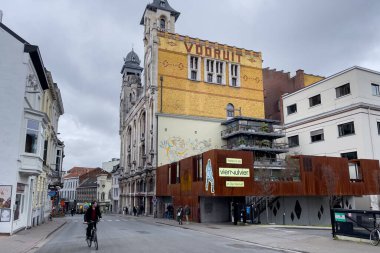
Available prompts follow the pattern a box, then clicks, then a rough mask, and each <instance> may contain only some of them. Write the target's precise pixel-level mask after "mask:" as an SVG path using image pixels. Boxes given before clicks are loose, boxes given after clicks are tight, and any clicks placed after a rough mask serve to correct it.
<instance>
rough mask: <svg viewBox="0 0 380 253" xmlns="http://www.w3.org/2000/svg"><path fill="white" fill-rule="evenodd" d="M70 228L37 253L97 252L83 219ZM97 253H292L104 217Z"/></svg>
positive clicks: (73, 221)
mask: <svg viewBox="0 0 380 253" xmlns="http://www.w3.org/2000/svg"><path fill="white" fill-rule="evenodd" d="M67 221H68V222H67V224H66V225H65V226H63V228H62V229H60V230H58V231H57V232H55V233H54V234H53V235H52V236H50V237H49V238H48V239H47V240H46V241H44V242H43V243H41V245H40V246H39V248H36V251H35V252H38V253H51V252H55V253H60V252H62V253H74V252H75V253H79V252H86V253H88V252H96V251H95V248H94V247H93V246H92V247H91V248H89V247H88V246H87V244H86V241H85V228H86V225H84V224H83V223H82V221H83V216H82V215H76V216H74V217H68V218H67ZM98 241H99V250H98V251H97V252H110V253H112V252H115V253H120V252H133V253H137V252H155V253H170V252H175V253H178V252H181V253H182V252H183V253H188V252H189V253H190V252H197V253H202V252H210V253H214V252H215V253H221V252H233V253H238V252H262V253H275V252H291V251H281V250H275V249H271V248H268V247H262V246H259V245H256V244H253V243H249V242H244V241H240V240H235V239H231V238H228V237H223V236H220V235H213V234H210V233H203V232H199V231H195V230H191V229H185V228H184V227H175V226H168V225H164V224H153V223H147V222H141V221H139V220H136V219H134V218H133V217H128V218H120V217H117V216H104V218H103V221H101V222H100V223H99V224H98Z"/></svg>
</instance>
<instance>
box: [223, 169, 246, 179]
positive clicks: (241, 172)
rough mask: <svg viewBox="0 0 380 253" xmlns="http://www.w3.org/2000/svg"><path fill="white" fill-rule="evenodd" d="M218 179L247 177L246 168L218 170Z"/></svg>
mask: <svg viewBox="0 0 380 253" xmlns="http://www.w3.org/2000/svg"><path fill="white" fill-rule="evenodd" d="M219 176H220V177H249V169H247V168H219Z"/></svg>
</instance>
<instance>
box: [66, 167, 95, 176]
mask: <svg viewBox="0 0 380 253" xmlns="http://www.w3.org/2000/svg"><path fill="white" fill-rule="evenodd" d="M95 169H97V168H86V167H73V168H71V169H70V170H69V171H67V173H68V174H67V175H65V176H64V177H63V178H64V179H66V178H71V177H80V176H82V175H84V174H86V173H89V172H90V171H92V170H95Z"/></svg>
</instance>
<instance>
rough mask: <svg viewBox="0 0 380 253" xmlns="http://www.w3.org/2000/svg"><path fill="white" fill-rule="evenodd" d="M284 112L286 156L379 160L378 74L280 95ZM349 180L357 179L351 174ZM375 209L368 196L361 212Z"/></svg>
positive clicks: (347, 76) (333, 79)
mask: <svg viewBox="0 0 380 253" xmlns="http://www.w3.org/2000/svg"><path fill="white" fill-rule="evenodd" d="M283 111H284V125H285V129H286V134H287V139H288V144H289V147H290V152H295V153H300V154H307V155H319V156H337V157H339V156H341V157H347V158H348V159H356V158H363V159H378V160H380V72H377V71H373V70H369V69H365V68H361V67H356V66H355V67H352V68H349V69H346V70H344V71H341V72H339V73H337V74H335V75H332V76H330V77H328V78H326V79H324V80H321V81H319V82H317V83H314V84H312V85H310V86H307V87H305V88H303V89H301V90H298V91H296V92H294V93H291V94H286V95H284V96H283ZM350 176H351V179H352V180H353V181H354V180H360V178H361V175H360V172H358V171H356V170H354V169H353V170H352V171H350ZM357 203H358V202H357ZM378 204H379V203H378V200H377V198H376V197H375V196H372V197H371V201H368V203H367V204H365V203H364V202H363V203H362V204H361V206H360V208H365V209H370V208H372V209H375V210H378V208H379V206H378ZM358 207H359V206H357V208H358Z"/></svg>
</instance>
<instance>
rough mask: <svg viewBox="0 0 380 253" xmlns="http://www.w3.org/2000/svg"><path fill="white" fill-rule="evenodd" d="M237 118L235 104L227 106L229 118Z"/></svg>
mask: <svg viewBox="0 0 380 253" xmlns="http://www.w3.org/2000/svg"><path fill="white" fill-rule="evenodd" d="M234 116H235V107H234V105H233V104H228V105H227V118H233V117H234Z"/></svg>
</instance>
